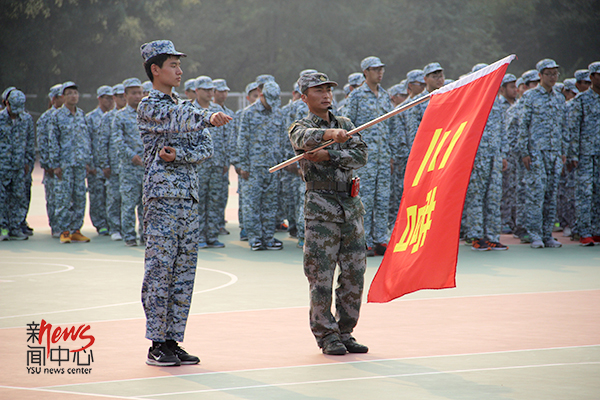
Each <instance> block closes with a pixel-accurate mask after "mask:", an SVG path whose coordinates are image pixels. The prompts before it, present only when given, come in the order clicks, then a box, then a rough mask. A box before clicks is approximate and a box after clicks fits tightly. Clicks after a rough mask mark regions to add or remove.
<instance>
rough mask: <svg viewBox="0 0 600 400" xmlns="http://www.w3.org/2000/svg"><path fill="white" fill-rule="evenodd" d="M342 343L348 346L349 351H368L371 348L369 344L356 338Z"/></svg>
mask: <svg viewBox="0 0 600 400" xmlns="http://www.w3.org/2000/svg"><path fill="white" fill-rule="evenodd" d="M342 343H343V344H344V346H346V349H347V350H348V353H366V352H368V351H369V348H368V347H367V346H365V345H364V344H360V343H358V342H357V341H356V339H354V338H350V339H348V340H344V341H343V342H342Z"/></svg>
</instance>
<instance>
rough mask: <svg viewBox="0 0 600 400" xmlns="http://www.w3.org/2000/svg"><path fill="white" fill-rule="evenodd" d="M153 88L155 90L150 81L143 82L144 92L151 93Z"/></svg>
mask: <svg viewBox="0 0 600 400" xmlns="http://www.w3.org/2000/svg"><path fill="white" fill-rule="evenodd" d="M152 88H153V86H152V82H150V81H145V82H142V90H143V91H144V92H149V91H150V90H152Z"/></svg>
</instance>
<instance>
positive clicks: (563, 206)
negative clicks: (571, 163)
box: [556, 165, 577, 228]
mask: <svg viewBox="0 0 600 400" xmlns="http://www.w3.org/2000/svg"><path fill="white" fill-rule="evenodd" d="M575 186H577V185H576V183H575V170H574V169H571V171H569V170H568V168H567V166H566V165H565V166H564V167H563V172H562V173H561V174H560V178H559V181H558V193H557V195H556V222H559V223H560V225H561V226H562V227H566V226H568V227H571V228H573V227H575V218H576V217H575Z"/></svg>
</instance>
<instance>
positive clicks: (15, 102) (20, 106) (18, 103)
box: [6, 89, 25, 115]
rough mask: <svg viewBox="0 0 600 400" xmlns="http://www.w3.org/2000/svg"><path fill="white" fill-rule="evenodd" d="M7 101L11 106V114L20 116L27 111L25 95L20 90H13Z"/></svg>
mask: <svg viewBox="0 0 600 400" xmlns="http://www.w3.org/2000/svg"><path fill="white" fill-rule="evenodd" d="M6 101H7V102H8V104H10V112H11V113H13V114H17V115H19V114H21V113H22V112H23V111H25V94H24V93H23V92H21V91H20V90H19V89H13V90H11V91H10V93H9V94H8V98H7V99H6Z"/></svg>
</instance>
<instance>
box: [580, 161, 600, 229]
mask: <svg viewBox="0 0 600 400" xmlns="http://www.w3.org/2000/svg"><path fill="white" fill-rule="evenodd" d="M575 177H576V182H577V187H576V196H575V198H576V202H575V209H576V213H577V223H576V227H577V233H578V234H579V235H580V236H581V237H589V236H600V155H594V156H583V155H582V156H579V164H578V166H577V169H576V170H575Z"/></svg>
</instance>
